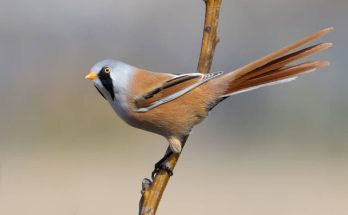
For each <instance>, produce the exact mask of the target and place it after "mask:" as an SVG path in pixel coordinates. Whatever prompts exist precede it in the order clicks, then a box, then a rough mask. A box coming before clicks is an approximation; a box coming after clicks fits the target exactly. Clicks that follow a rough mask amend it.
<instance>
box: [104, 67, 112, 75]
mask: <svg viewBox="0 0 348 215" xmlns="http://www.w3.org/2000/svg"><path fill="white" fill-rule="evenodd" d="M111 70H112V69H111V68H110V67H105V68H104V72H105V73H107V74H109V73H110V72H111Z"/></svg>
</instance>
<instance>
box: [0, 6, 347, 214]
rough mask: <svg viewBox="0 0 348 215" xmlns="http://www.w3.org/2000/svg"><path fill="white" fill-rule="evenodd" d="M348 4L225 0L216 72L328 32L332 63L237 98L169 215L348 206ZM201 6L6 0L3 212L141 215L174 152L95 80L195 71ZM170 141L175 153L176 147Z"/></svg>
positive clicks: (217, 122)
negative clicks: (103, 63) (128, 116)
mask: <svg viewBox="0 0 348 215" xmlns="http://www.w3.org/2000/svg"><path fill="white" fill-rule="evenodd" d="M347 11H348V1H346V0H292V1H289V0H259V1H252V0H247V1H245V0H224V1H223V4H222V9H221V19H220V26H219V35H220V37H221V42H220V43H219V45H218V47H217V50H216V55H215V60H214V65H213V69H212V70H215V71H216V70H223V71H231V70H233V69H235V68H238V67H240V66H242V65H244V64H246V63H249V62H250V61H252V60H254V59H256V58H258V57H261V56H263V55H265V54H268V53H270V52H272V51H274V50H276V49H278V48H281V47H282V46H284V45H287V44H289V43H290V42H293V41H295V40H297V39H300V38H302V37H304V36H307V35H309V34H311V33H314V32H316V31H318V30H320V29H322V28H325V27H329V26H334V27H335V31H334V32H333V33H332V34H330V35H329V36H327V37H325V38H323V39H321V40H320V41H333V42H334V43H335V46H334V47H333V48H332V49H330V50H329V51H327V52H326V53H322V54H319V55H317V56H315V59H319V58H320V59H329V60H330V61H331V62H332V66H330V67H329V68H325V69H322V70H320V71H317V72H316V73H314V74H313V73H312V74H309V75H305V76H302V77H301V78H300V79H298V80H297V81H295V82H292V83H290V84H284V85H280V86H272V87H268V88H263V89H259V90H257V91H253V92H248V93H245V94H240V95H236V96H234V97H232V98H230V99H229V100H226V101H224V102H223V103H222V105H219V106H218V107H216V108H215V109H214V110H213V111H212V112H211V114H210V115H209V117H208V119H207V120H206V121H204V123H202V124H200V125H199V126H197V127H196V128H195V129H194V131H193V133H192V135H191V137H190V139H189V141H188V143H187V145H186V147H185V150H184V152H183V155H182V156H181V159H180V162H179V163H178V166H177V168H176V171H175V176H174V177H173V178H172V180H171V181H170V183H169V186H168V188H167V191H166V192H165V194H164V197H163V199H162V203H161V205H160V208H159V211H158V214H168V215H172V214H239V215H253V214H267V215H270V214H282V215H293V214H296V215H305V214H306V215H308V214H315V215H327V214H330V215H344V214H347V211H348V99H347V98H348V97H347V92H348V84H347V80H348V72H347V70H346V68H347V67H348V61H347V55H348V53H347V38H348V28H347V21H348V13H347ZM203 18H204V4H203V2H202V1H201V0H176V1H155V0H147V1H142V0H132V1H120V0H98V1H97V0H91V1H82V0H76V1H67V0H62V1H57V0H32V1H24V0H1V6H0V65H1V67H0V68H1V70H0V75H1V78H0V214H3V215H19V214H28V215H31V214H33V215H34V214H35V215H46V214H50V215H63V214H64V215H92V214H136V213H137V210H138V200H139V198H140V188H141V187H140V185H141V181H142V179H143V178H144V177H149V175H150V172H151V171H152V169H153V164H154V163H155V161H157V160H158V159H159V158H160V157H161V156H162V155H163V152H164V150H165V148H166V141H165V140H164V139H163V138H162V137H160V136H157V135H155V134H150V133H146V132H144V131H141V130H138V129H134V128H131V127H129V126H128V125H126V124H125V123H123V122H122V121H121V120H120V119H119V118H118V117H117V116H115V115H114V113H113V111H112V110H111V108H110V107H109V105H108V104H107V103H106V102H105V100H104V99H103V98H102V97H101V96H100V95H99V94H98V92H97V91H96V90H95V89H94V87H93V86H92V84H91V83H90V82H89V81H86V80H85V79H84V76H85V74H86V73H87V72H88V71H89V68H90V67H91V66H92V65H93V64H94V63H95V62H96V61H99V60H101V59H105V58H115V59H120V60H122V61H125V62H128V63H130V64H133V65H136V66H138V67H142V68H146V69H150V70H154V71H166V72H175V73H185V72H194V71H195V69H196V64H197V59H198V55H199V50H200V42H201V33H202V25H203ZM164 143H165V144H164Z"/></svg>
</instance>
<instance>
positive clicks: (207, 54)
mask: <svg viewBox="0 0 348 215" xmlns="http://www.w3.org/2000/svg"><path fill="white" fill-rule="evenodd" d="M221 1H222V0H205V1H204V2H205V4H206V7H205V21H204V29H203V38H202V45H201V54H200V56H199V61H198V67H197V71H198V72H200V73H203V74H206V73H209V71H210V68H211V64H212V62H213V57H214V52H215V47H216V45H217V44H218V42H219V41H220V38H219V37H218V36H217V28H218V24H219V14H220V6H221Z"/></svg>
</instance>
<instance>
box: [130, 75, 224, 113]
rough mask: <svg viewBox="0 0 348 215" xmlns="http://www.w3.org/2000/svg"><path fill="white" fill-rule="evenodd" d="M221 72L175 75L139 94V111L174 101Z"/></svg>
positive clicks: (137, 102)
mask: <svg viewBox="0 0 348 215" xmlns="http://www.w3.org/2000/svg"><path fill="white" fill-rule="evenodd" d="M221 74H222V72H216V73H210V74H207V75H203V74H200V73H190V74H184V75H178V76H174V77H173V78H171V79H169V80H166V81H164V82H162V83H161V84H160V85H159V86H157V87H155V88H153V89H151V90H149V91H148V92H146V93H144V94H142V95H141V96H138V97H137V98H136V99H135V106H136V108H137V109H138V110H137V111H138V112H146V111H148V110H151V109H152V108H155V107H157V106H159V105H161V104H164V103H167V102H169V101H172V100H174V99H176V98H178V97H180V96H182V95H184V94H186V93H187V92H189V91H191V90H193V89H194V88H196V87H198V86H200V85H201V84H203V83H205V82H207V81H208V80H210V79H213V78H215V77H217V76H219V75H221Z"/></svg>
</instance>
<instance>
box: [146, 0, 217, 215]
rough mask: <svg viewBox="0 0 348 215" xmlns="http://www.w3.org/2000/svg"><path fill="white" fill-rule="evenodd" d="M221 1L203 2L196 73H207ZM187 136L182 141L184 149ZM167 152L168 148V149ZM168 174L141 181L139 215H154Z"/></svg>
mask: <svg viewBox="0 0 348 215" xmlns="http://www.w3.org/2000/svg"><path fill="white" fill-rule="evenodd" d="M221 1H222V0H204V2H205V4H206V10H205V21H204V30H203V39H202V47H201V54H200V57H199V62H198V67H197V71H198V72H200V73H204V74H205V73H209V71H210V68H211V64H212V61H213V56H214V51H215V47H216V44H217V43H218V42H219V38H218V36H217V35H216V32H217V27H218V23H219V11H220V6H221ZM187 138H188V136H187V137H186V138H185V139H184V140H183V142H182V145H183V147H184V145H185V143H186V140H187ZM168 150H170V148H169V147H168V149H167V152H168ZM179 157H180V154H176V153H174V154H172V155H171V156H170V157H169V158H168V159H167V161H166V166H167V167H169V168H170V169H172V170H174V168H175V165H176V163H177V161H178V159H179ZM169 178H170V175H169V174H168V172H166V171H163V170H160V171H159V172H158V173H157V174H156V176H155V178H154V179H153V181H152V182H151V181H150V180H149V179H144V180H143V189H142V197H141V199H140V202H139V215H155V214H156V211H157V208H158V205H159V203H160V200H161V198H162V195H163V193H164V190H165V189H166V186H167V184H168V182H169Z"/></svg>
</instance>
